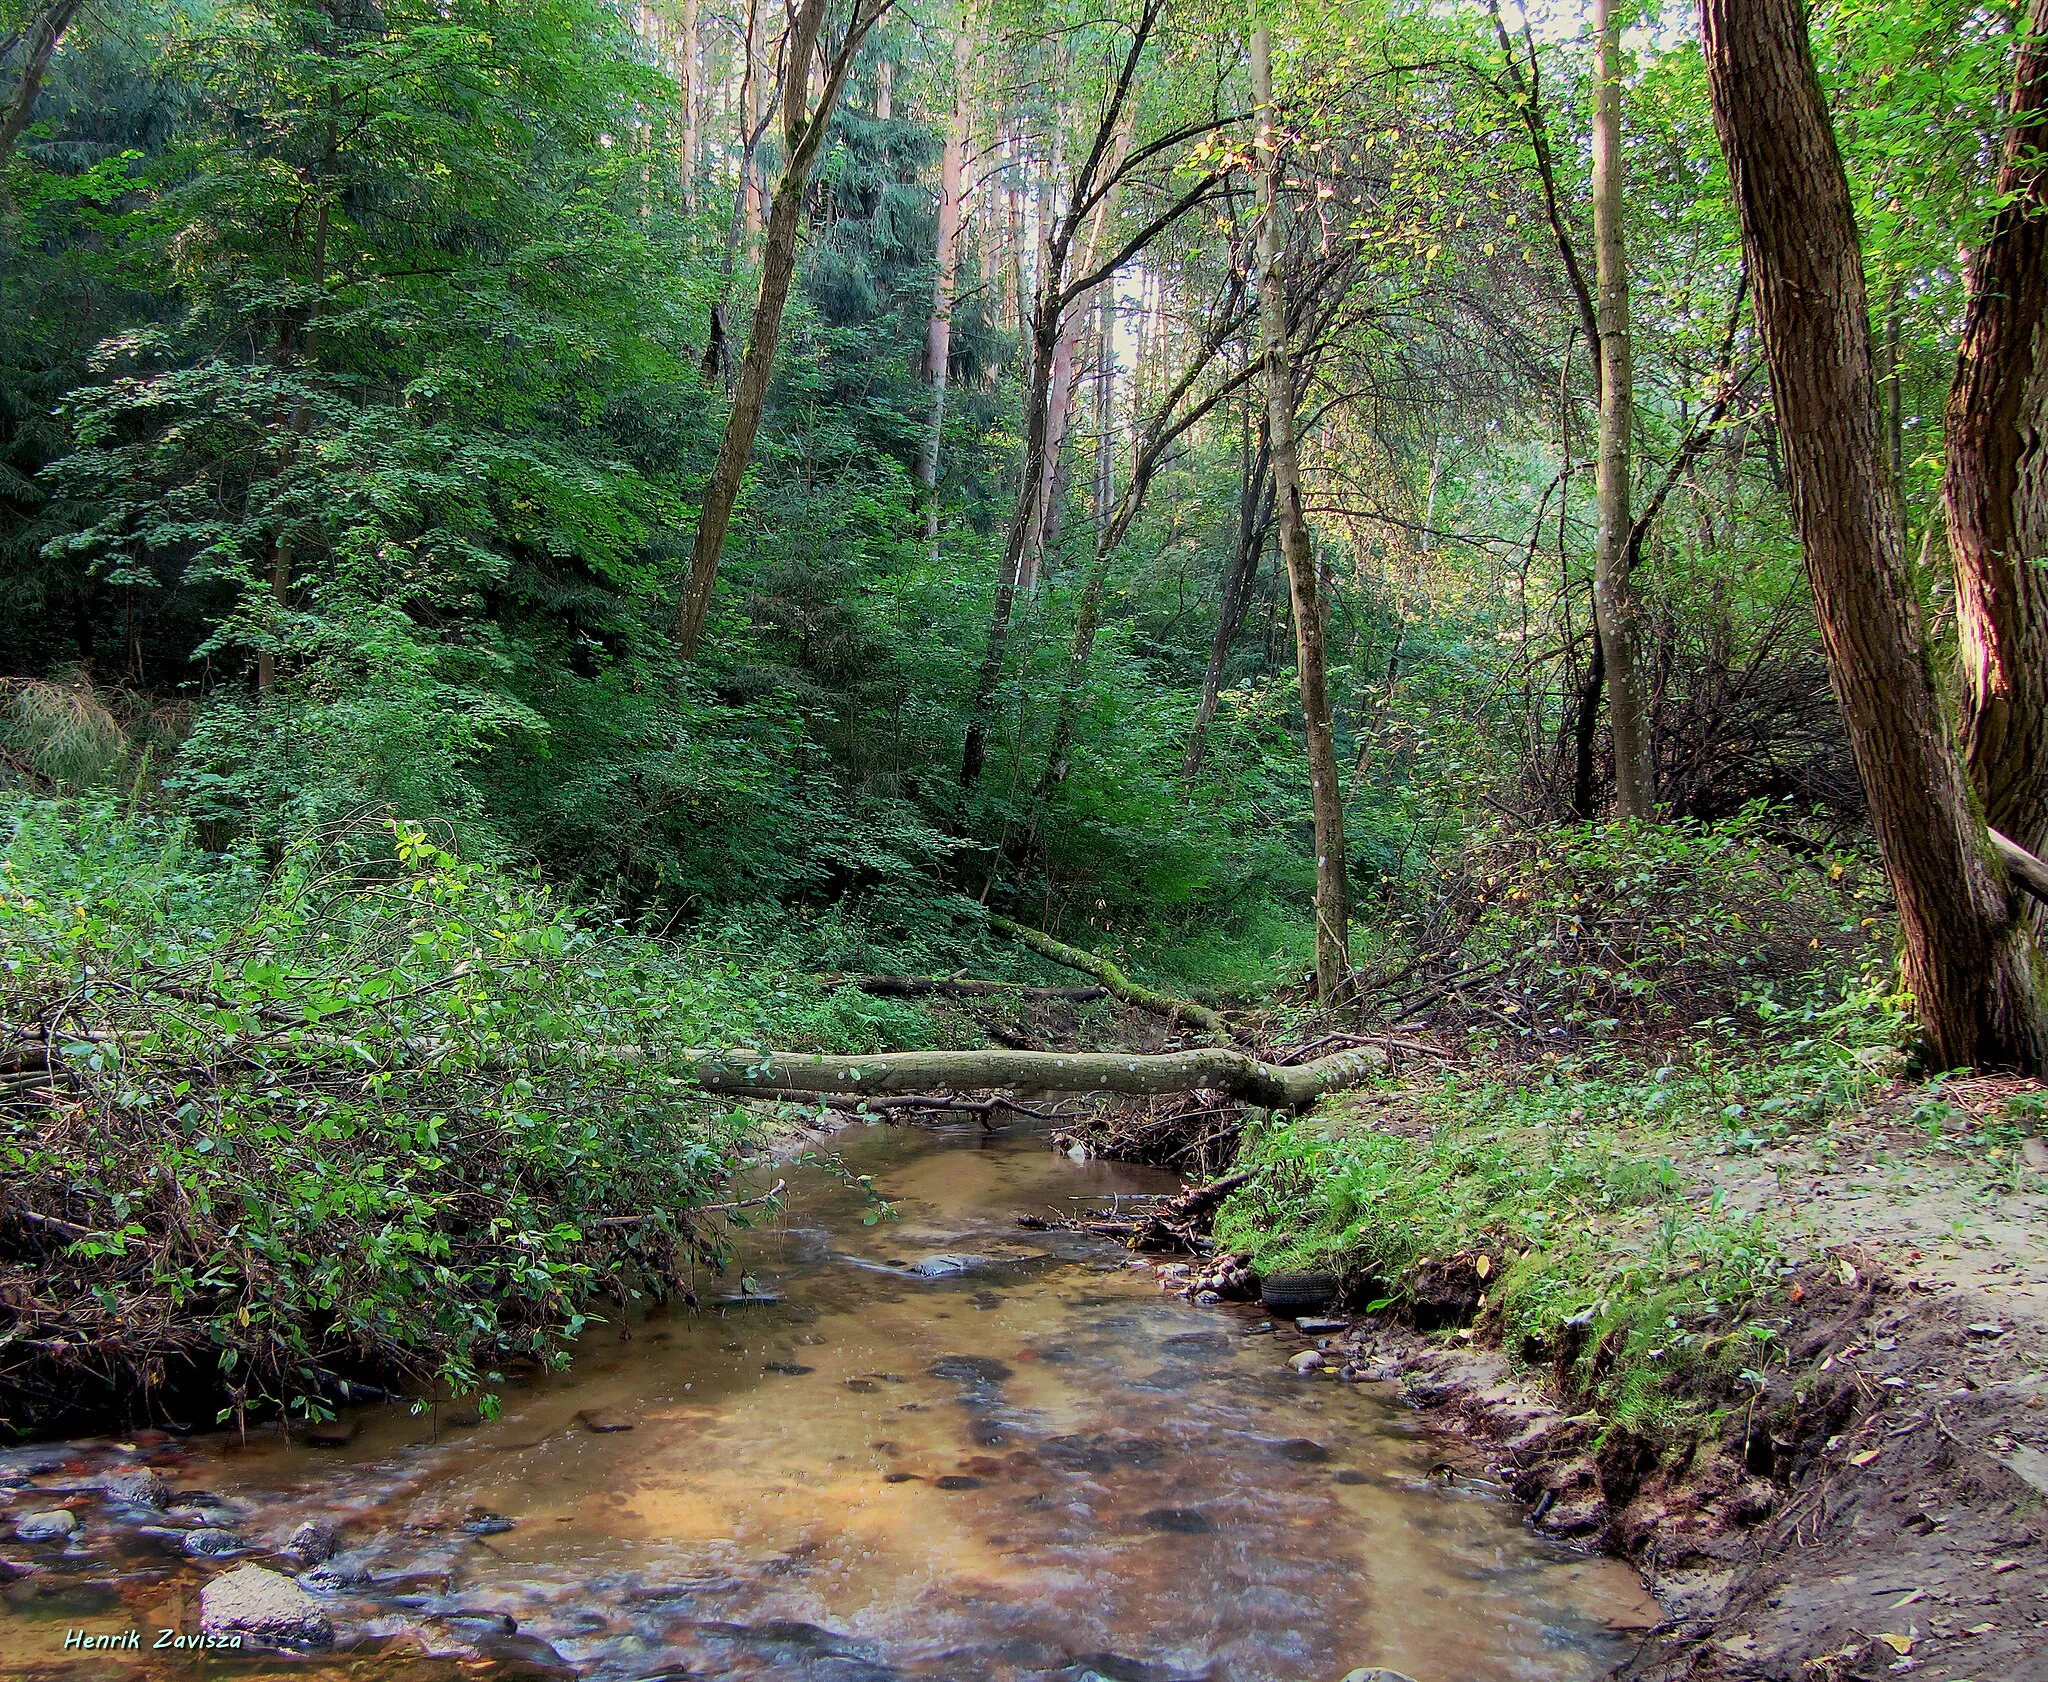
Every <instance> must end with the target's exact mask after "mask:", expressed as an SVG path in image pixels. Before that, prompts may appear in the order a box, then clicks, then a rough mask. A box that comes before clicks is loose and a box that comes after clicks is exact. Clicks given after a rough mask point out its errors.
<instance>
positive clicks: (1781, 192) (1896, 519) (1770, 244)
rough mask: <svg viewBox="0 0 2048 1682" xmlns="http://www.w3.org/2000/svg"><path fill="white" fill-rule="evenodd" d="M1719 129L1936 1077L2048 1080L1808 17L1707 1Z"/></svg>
mask: <svg viewBox="0 0 2048 1682" xmlns="http://www.w3.org/2000/svg"><path fill="white" fill-rule="evenodd" d="M1700 26H1701V27H1700V32H1701V36H1702V42H1703V45H1704V48H1705V56H1706V66H1707V79H1708V85H1709V88H1710V91H1711V94H1712V98H1713V105H1714V122H1715V126H1716V128H1717V129H1718V130H1719V132H1720V137H1721V146H1722V150H1723V151H1724V152H1725V153H1726V155H1727V159H1728V169H1729V176H1730V180H1731V182H1732V184H1733V187H1734V193H1735V200H1736V206H1737V210H1738V212H1739V215H1740V218H1741V223H1742V237H1743V245H1744V248H1745V250H1746V252H1747V255H1748V260H1749V272H1750V276H1751V281H1752V284H1753V285H1754V287H1755V289H1756V321H1757V329H1758V333H1759V335H1760V337H1761V338H1762V340H1763V344H1764V350H1765V354H1766V357H1767V359H1768V361H1769V364H1770V370H1771V385H1772V390H1773V393H1774V396H1775V400H1776V406H1777V412H1778V423H1779V428H1780V432H1781V435H1782V438H1783V444H1784V450H1785V459H1786V466H1787V469H1788V476H1789V479H1790V482H1791V497H1792V512H1793V520H1794V524H1795V526H1796V529H1797V530H1798V533H1799V539H1800V544H1801V547H1802V548H1803V550H1804V552H1805V559H1806V570H1807V576H1808V578H1809V580H1810V581H1811V584H1812V587H1813V595H1814V608H1815V614H1816V617H1817V618H1818V620H1819V623H1820V631H1821V637H1822V641H1823V643H1824V645H1825V647H1826V650H1827V657H1828V673H1829V678H1830V681H1831V684H1832V686H1833V688H1834V691H1835V697H1836V699H1837V701H1838V702H1839V703H1840V705H1841V709H1842V716H1843V721H1844V723H1845V725H1846V726H1847V729H1848V734H1849V740H1850V745H1851V747H1852V749H1853V750H1854V753H1855V757H1856V766H1857V770H1858V771H1859V772H1860V774H1861V777H1862V781H1863V786H1864V790H1865V793H1866V795H1867V797H1868V799H1869V803H1870V817H1871V826H1872V828H1873V829H1874V830H1875V832H1876V835H1877V841H1878V846H1879V849H1880V850H1881V852H1882V854H1883V856H1884V861H1885V870H1886V874H1887V875H1888V877H1889V878H1890V880H1891V885H1892V890H1893V893H1894V895H1895V896H1896V898H1897V901H1898V908H1899V924H1900V934H1901V941H1902V946H1903V954H1902V955H1903V964H1904V972H1905V974H1904V979H1905V983H1906V986H1907V987H1908V988H1909V989H1910V991H1911V992H1912V994H1913V996H1914V999H1915V1001H1916V1005H1917V1009H1918V1013H1919V1019H1920V1023H1921V1026H1922V1029H1923V1031H1924V1033H1925V1035H1926V1038H1927V1040H1928V1042H1929V1047H1930V1049H1931V1051H1932V1053H1933V1055H1934V1057H1935V1058H1936V1059H1937V1060H1938V1061H1939V1062H1940V1063H1941V1064H1942V1065H1944V1066H1948V1067H1956V1066H1961V1065H1965V1064H1974V1065H1987V1064H1988V1065H2007V1066H2012V1065H2017V1066H2020V1067H2023V1068H2029V1069H2039V1068H2041V1067H2042V1066H2043V1065H2044V1061H2048V1029H2044V1022H2043V1015H2042V999H2041V993H2040V987H2039V982H2038V979H2037V974H2036V970H2035V959H2034V954H2033V952H2032V949H2031V943H2030V941H2029V940H2028V938H2027V933H2026V928H2025V920H2024V919H2023V918H2021V917H2019V916H2017V915H2016V905H2015V899H2014V895H2013V891H2012V888H2011V885H2010V883H2009V882H2008V880H2007V877H2006V874H2005V871H2004V869H2003V868H2002V866H2001V865H2000V864H1999V863H1998V862H1997V860H1996V858H1995V856H1994V854H1993V852H1992V849H1991V845H1990V843H1989V841H1988V839H1987V837H1986V835H1985V832H1984V825H1983V821H1982V819H1981V817H1980V816H1979V814H1978V810H1977V805H1976V800H1975V796H1974V792H1973V790H1972V788H1971V785H1970V780H1969V776H1968V773H1967V770H1966V768H1965V766H1964V762H1963V757H1962V754H1961V752H1960V751H1959V748H1958V744H1957V742H1956V740H1955V737H1954V734H1953V732H1952V730H1951V728H1950V725H1949V722H1948V719H1947V716H1946V714H1945V713H1944V711H1943V709H1942V703H1941V696H1940V694H1939V692H1938V690H1937V688H1936V685H1935V680H1934V677H1933V675H1932V673H1931V670H1930V667H1929V662H1928V656H1927V649H1926V644H1925V636H1924V629H1923V626H1922V623H1921V615H1920V608H1919V599H1918V596H1917V595H1916V593H1915V591H1914V587H1913V579H1912V576H1911V573H1910V571H1909V569H1908V565H1907V560H1906V553H1905V531H1904V525H1903V520H1902V517H1901V512H1900V509H1899V505H1898V502H1897V500H1896V498H1895V496H1894V495H1893V493H1892V488H1891V485H1890V483H1889V482H1888V480H1887V479H1886V477H1885V473H1884V448H1883V442H1882V438H1881V420H1880V416H1879V409H1878V394H1877V384H1876V367H1875V363H1874V359H1873V356H1872V347H1871V330H1870V305H1869V298H1868V296H1867V294H1866V291H1865V287H1864V277H1863V255H1862V251H1861V249H1860V245H1859V241H1858V237H1857V232H1856V223H1855V213H1854V207H1853V201H1852V200H1851V198H1850V195H1849V183H1848V178H1847V176H1846V174H1845V173H1844V171H1843V167H1842V159H1841V154H1840V151H1839V150H1838V148H1837V146H1836V143H1835V136H1834V130H1833V127H1832V125H1831V124H1830V122H1829V118H1828V110H1827V103H1826V98H1825V95H1824V94H1823V93H1822V91H1821V86H1820V80H1819V77H1818V75H1817V74H1816V73H1815V70H1814V65H1813V56H1812V49H1811V45H1810V43H1809V40H1808V36H1807V28H1806V13H1805V7H1804V5H1803V3H1802V0H1701V4H1700Z"/></svg>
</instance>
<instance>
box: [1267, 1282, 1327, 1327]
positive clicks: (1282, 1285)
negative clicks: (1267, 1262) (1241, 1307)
mask: <svg viewBox="0 0 2048 1682" xmlns="http://www.w3.org/2000/svg"><path fill="white" fill-rule="evenodd" d="M1336 1300H1337V1276H1336V1274H1334V1273H1274V1274H1269V1275H1268V1276H1267V1277H1266V1280H1265V1282H1264V1283H1263V1284H1262V1285H1260V1287H1259V1301H1260V1302H1261V1303H1263V1304H1264V1305H1265V1308H1266V1311H1267V1312H1268V1313H1270V1314H1276V1315H1278V1316H1279V1317H1280V1318H1281V1319H1283V1320H1292V1319H1296V1318H1298V1317H1299V1316H1301V1315H1303V1314H1319V1313H1321V1312H1322V1311H1323V1310H1324V1309H1326V1308H1328V1307H1329V1306H1330V1304H1331V1303H1333V1302H1335V1301H1336Z"/></svg>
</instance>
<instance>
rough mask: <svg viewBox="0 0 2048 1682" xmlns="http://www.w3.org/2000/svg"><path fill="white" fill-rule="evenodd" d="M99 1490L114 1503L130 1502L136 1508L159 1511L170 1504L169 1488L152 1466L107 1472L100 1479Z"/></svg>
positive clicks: (161, 1474) (162, 1476)
mask: <svg viewBox="0 0 2048 1682" xmlns="http://www.w3.org/2000/svg"><path fill="white" fill-rule="evenodd" d="M100 1488H102V1489H103V1490H105V1491H106V1492H107V1493H108V1494H109V1495H111V1496H112V1497H113V1498H114V1499H115V1500H116V1501H132V1502H133V1503H134V1504H135V1505H136V1506H138V1507H156V1508H159V1509H161V1508H164V1507H168V1506H169V1505H170V1504H171V1486H170V1485H169V1484H168V1483H166V1482H165V1481H164V1475H163V1473H161V1472H159V1471H158V1470H157V1469H156V1468H155V1467H154V1466H130V1467H128V1468H126V1469H125V1470H123V1471H119V1472H109V1473H108V1474H107V1475H106V1476H105V1477H103V1478H101V1479H100Z"/></svg>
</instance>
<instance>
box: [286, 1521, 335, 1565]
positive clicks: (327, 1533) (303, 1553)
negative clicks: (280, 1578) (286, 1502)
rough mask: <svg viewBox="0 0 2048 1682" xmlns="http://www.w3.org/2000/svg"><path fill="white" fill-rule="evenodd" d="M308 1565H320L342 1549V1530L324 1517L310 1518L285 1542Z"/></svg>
mask: <svg viewBox="0 0 2048 1682" xmlns="http://www.w3.org/2000/svg"><path fill="white" fill-rule="evenodd" d="M285 1546H286V1547H287V1548H289V1549H290V1550H291V1551H292V1552H293V1553H295V1554H297V1555H298V1556H299V1558H301V1559H302V1560H304V1561H305V1562H306V1563H307V1564H308V1565H320V1564H323V1563H324V1562H326V1561H327V1560H330V1559H332V1558H333V1557H334V1556H335V1555H336V1554H337V1553H339V1552H340V1551H341V1532H340V1531H339V1530H337V1529H336V1528H335V1527H334V1526H333V1525H331V1524H329V1523H328V1522H327V1521H326V1520H325V1519H322V1518H309V1519H307V1520H306V1522H305V1523H304V1524H302V1525H300V1526H299V1527H298V1529H296V1530H294V1531H293V1532H292V1533H291V1539H290V1540H289V1541H287V1542H286V1543H285Z"/></svg>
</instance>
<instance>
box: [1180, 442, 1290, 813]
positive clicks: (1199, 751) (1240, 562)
mask: <svg viewBox="0 0 2048 1682" xmlns="http://www.w3.org/2000/svg"><path fill="white" fill-rule="evenodd" d="M1258 430H1259V447H1258V453H1257V455H1256V456H1255V455H1254V454H1253V452H1252V438H1251V431H1252V429H1251V416H1250V414H1249V412H1247V414H1246V415H1245V425H1244V446H1243V465H1242V468H1241V470H1240V473H1239V478H1238V491H1237V537H1236V541H1235V542H1234V543H1233V544H1232V546H1231V552H1230V564H1229V565H1228V566H1227V567H1226V568H1225V570H1224V573H1223V594H1222V600H1221V601H1220V602H1219V604H1218V606H1217V610H1216V634H1215V635H1214V636H1213V637H1212V638H1211V639H1210V641H1209V664H1208V666H1207V668H1206V669H1205V670H1204V671H1203V673H1202V698H1201V700H1200V702H1199V703H1197V705H1196V708H1195V727H1194V729H1192V730H1191V731H1189V732H1188V749H1187V754H1186V756H1185V757H1184V758H1183V759H1182V761H1181V767H1180V774H1181V777H1182V779H1183V780H1185V781H1189V782H1192V781H1193V780H1194V776H1195V773H1196V772H1197V771H1199V770H1201V768H1202V755H1203V754H1204V752H1205V751H1206V750H1207V744H1208V737H1209V726H1210V724H1211V723H1212V722H1213V721H1214V720H1215V717H1216V707H1217V703H1218V702H1219V701H1220V700H1221V699H1222V695H1223V673H1224V671H1225V669H1226V668H1227V667H1228V666H1229V664H1230V650H1231V648H1232V646H1233V645H1235V643H1236V642H1237V638H1238V633H1239V632H1241V631H1242V630H1243V629H1244V621H1245V614H1246V611H1247V609H1249V607H1250V606H1251V598H1252V580H1253V579H1254V578H1255V577H1257V575H1258V570H1259V555H1260V554H1261V552H1262V551H1263V550H1264V549H1265V547H1266V533H1267V532H1268V531H1270V530H1271V529H1272V526H1273V475H1272V472H1271V467H1272V449H1271V446H1270V443H1269V440H1268V434H1267V431H1266V422H1265V421H1264V420H1263V419H1261V420H1260V422H1259V429H1258Z"/></svg>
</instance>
